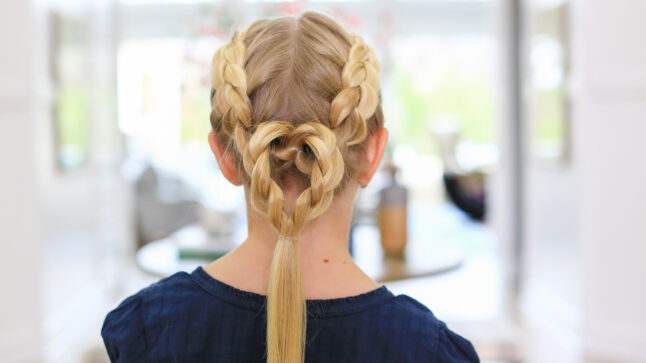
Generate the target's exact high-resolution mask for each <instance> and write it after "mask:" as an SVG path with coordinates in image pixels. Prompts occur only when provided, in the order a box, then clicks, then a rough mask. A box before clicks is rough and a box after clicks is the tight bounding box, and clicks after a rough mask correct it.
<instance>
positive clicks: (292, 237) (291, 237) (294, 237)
mask: <svg viewBox="0 0 646 363" xmlns="http://www.w3.org/2000/svg"><path fill="white" fill-rule="evenodd" d="M281 238H283V239H286V240H289V241H293V242H296V241H298V237H296V236H288V235H286V234H279V235H278V239H281Z"/></svg>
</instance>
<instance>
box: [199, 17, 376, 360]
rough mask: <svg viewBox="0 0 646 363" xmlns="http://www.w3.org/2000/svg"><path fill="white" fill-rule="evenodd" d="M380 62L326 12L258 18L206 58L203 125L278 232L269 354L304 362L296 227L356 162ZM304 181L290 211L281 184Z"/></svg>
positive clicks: (372, 109)
mask: <svg viewBox="0 0 646 363" xmlns="http://www.w3.org/2000/svg"><path fill="white" fill-rule="evenodd" d="M379 67H380V66H379V62H378V61H377V59H376V58H375V56H374V53H373V51H372V49H371V48H370V47H368V46H367V45H365V44H364V42H363V39H362V38H361V37H359V36H356V35H355V36H351V35H349V34H348V33H346V32H345V31H344V30H343V29H342V28H341V27H340V26H339V25H338V24H337V23H336V22H335V21H334V20H332V19H331V18H329V17H327V16H325V15H322V14H319V13H315V12H306V13H303V14H302V15H301V16H300V17H298V18H293V17H283V18H277V19H273V20H267V19H263V20H258V21H256V22H254V23H253V24H251V26H249V28H248V29H247V30H246V31H244V32H241V31H238V32H236V33H235V34H234V35H233V38H232V40H231V42H230V43H228V44H226V45H225V46H223V47H222V48H220V49H218V51H217V52H216V53H215V55H214V57H213V64H212V85H213V89H212V92H211V105H212V112H211V124H212V127H213V130H214V132H215V133H216V135H217V136H218V140H219V141H220V142H221V143H222V144H223V145H226V147H227V148H228V149H229V150H230V151H231V153H232V157H233V160H234V161H235V162H236V164H237V166H238V169H239V170H240V172H241V175H242V176H243V178H244V180H245V184H246V185H247V186H248V188H249V190H250V195H251V198H250V199H251V204H252V206H253V208H254V209H256V210H258V211H259V212H261V213H263V214H265V215H267V217H268V219H269V221H270V223H271V225H272V226H273V227H274V229H275V230H276V231H277V233H278V235H279V238H278V242H277V244H276V247H275V250H274V256H273V259H272V264H271V268H270V277H269V285H268V292H267V362H269V363H296V362H303V360H304V355H305V337H306V325H307V313H306V301H305V298H304V295H303V291H302V286H301V270H300V254H299V245H298V236H299V234H300V232H301V230H302V229H303V227H304V226H305V223H306V222H307V221H308V220H310V219H313V218H316V217H318V216H320V215H321V214H323V213H324V212H325V211H326V210H327V209H328V207H329V206H330V204H331V203H332V201H333V199H334V195H335V193H336V192H337V191H339V190H340V189H342V188H343V187H344V185H345V183H346V182H347V180H348V179H349V178H350V177H351V176H353V175H354V174H355V173H356V172H357V171H358V170H360V167H361V165H362V151H363V150H364V147H365V143H366V139H367V138H368V136H369V135H371V134H372V133H374V132H375V131H376V130H378V129H379V128H381V127H382V126H383V114H382V111H381V97H380V93H379V77H378V73H379ZM287 178H296V179H297V180H298V181H300V182H301V184H302V185H303V186H304V188H303V191H302V192H301V193H300V195H299V196H298V198H297V199H296V205H295V207H294V210H293V211H292V212H290V213H288V212H287V211H286V210H285V209H284V207H283V205H284V192H283V186H284V185H285V180H286V179H287Z"/></svg>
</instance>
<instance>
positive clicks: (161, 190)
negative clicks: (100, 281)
mask: <svg viewBox="0 0 646 363" xmlns="http://www.w3.org/2000/svg"><path fill="white" fill-rule="evenodd" d="M199 206H200V204H199V203H198V202H197V198H196V197H195V194H194V193H193V192H192V191H191V190H190V189H189V188H188V187H187V186H186V185H185V184H184V183H182V182H181V181H180V180H179V179H177V178H172V177H170V176H167V175H163V174H161V173H159V172H158V171H156V170H155V169H154V168H153V167H152V166H150V165H149V166H147V167H146V169H145V170H144V171H143V172H142V173H141V175H140V176H139V178H138V179H137V181H136V217H137V239H138V247H141V246H143V245H145V244H146V243H148V242H150V241H154V240H157V239H160V238H164V237H166V236H168V235H169V234H171V233H172V232H174V231H176V230H178V229H180V228H181V227H183V226H186V225H188V224H191V223H195V222H197V221H198V210H199Z"/></svg>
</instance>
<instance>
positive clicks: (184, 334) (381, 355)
mask: <svg viewBox="0 0 646 363" xmlns="http://www.w3.org/2000/svg"><path fill="white" fill-rule="evenodd" d="M265 302H266V296H263V295H260V294H256V293H253V292H248V291H243V290H240V289H237V288H235V287H233V286H230V285H227V284H225V283H223V282H221V281H219V280H216V279H214V278H213V277H212V276H211V275H209V274H208V273H206V271H204V270H203V269H202V267H198V268H196V269H195V270H194V271H193V272H191V273H190V274H189V273H187V272H177V273H175V274H173V275H172V276H169V277H167V278H165V279H162V280H160V281H158V282H156V283H154V284H152V285H150V286H148V287H146V288H144V289H142V290H140V291H139V292H138V293H136V294H134V295H132V296H130V297H128V298H126V299H125V300H124V301H123V302H121V304H120V305H119V306H118V307H117V308H116V309H114V310H112V311H111V312H110V313H108V315H107V317H106V318H105V322H104V323H103V328H102V329H101V335H102V337H103V341H104V343H105V346H106V348H107V351H108V355H109V356H110V360H111V361H112V362H227V363H229V362H263V363H264V362H265V361H266V357H265V334H266V321H265V319H266V317H265ZM307 315H308V318H307V345H306V351H305V361H306V362H307V363H313V362H371V363H372V362H401V363H403V362H415V363H419V362H479V359H478V356H477V354H476V352H475V350H474V349H473V346H472V345H471V343H470V342H469V341H468V340H466V339H464V338H462V337H461V336H459V335H457V334H456V333H454V332H452V331H451V330H449V329H448V328H447V326H446V324H444V323H443V322H441V321H440V320H438V319H437V318H435V316H434V315H433V313H432V312H431V311H430V310H429V309H428V308H426V307H425V306H424V305H422V304H421V303H419V302H418V301H417V300H415V299H413V298H411V297H409V296H406V295H397V296H395V295H394V294H393V293H392V292H390V290H388V289H387V288H386V286H381V287H379V288H377V289H375V290H372V291H369V292H367V293H364V294H361V295H356V296H350V297H344V298H337V299H327V300H307Z"/></svg>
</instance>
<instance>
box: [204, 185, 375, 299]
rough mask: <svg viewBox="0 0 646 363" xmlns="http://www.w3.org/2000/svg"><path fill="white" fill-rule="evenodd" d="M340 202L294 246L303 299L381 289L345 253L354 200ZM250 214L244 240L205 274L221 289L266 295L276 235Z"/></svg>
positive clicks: (265, 222)
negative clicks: (298, 258) (221, 285)
mask: <svg viewBox="0 0 646 363" xmlns="http://www.w3.org/2000/svg"><path fill="white" fill-rule="evenodd" d="M341 194H343V193H341ZM338 197H339V198H337V199H335V202H334V203H332V205H331V206H330V208H329V209H328V210H327V211H326V212H325V213H324V214H323V215H321V216H319V217H318V218H316V219H314V220H311V221H309V222H308V223H307V224H306V225H305V228H304V229H303V231H302V233H301V234H300V236H299V239H298V242H297V243H298V245H299V249H300V255H301V273H302V282H303V289H304V292H305V296H306V298H307V299H331V298H337V297H346V296H354V295H358V294H361V293H365V292H368V291H371V290H374V289H376V288H378V287H379V286H380V285H379V284H377V283H376V282H375V281H374V280H372V279H371V278H370V277H368V276H367V275H366V274H365V273H364V272H363V271H361V269H360V268H359V267H358V266H357V265H356V264H355V263H354V261H353V260H352V256H351V255H350V253H349V249H348V238H349V234H350V220H351V216H352V200H353V199H354V195H352V196H351V197H352V198H351V199H350V200H349V201H348V200H346V198H347V196H343V195H340V196H338ZM344 197H345V198H344ZM248 211H249V212H248V213H247V215H248V220H249V235H248V237H247V239H246V240H245V241H244V242H243V243H242V244H241V245H240V246H238V248H236V249H235V250H233V251H231V252H230V253H228V254H227V255H226V256H224V257H222V258H220V259H218V260H215V261H213V262H212V263H210V264H209V265H207V266H206V267H205V268H204V269H205V271H206V272H207V273H209V274H210V275H211V276H212V277H214V278H216V279H218V280H220V281H222V282H224V283H227V284H229V285H232V286H234V287H236V288H239V289H241V290H245V291H251V292H255V293H258V294H262V295H265V294H266V291H267V283H268V281H269V268H270V266H271V261H272V258H273V253H274V246H275V244H276V241H277V240H278V235H277V234H276V232H275V231H274V229H273V228H272V226H271V225H270V224H269V221H268V220H267V218H266V217H264V216H263V215H261V214H259V213H258V212H256V211H254V210H252V209H251V208H250V209H248Z"/></svg>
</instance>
